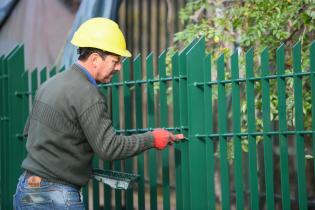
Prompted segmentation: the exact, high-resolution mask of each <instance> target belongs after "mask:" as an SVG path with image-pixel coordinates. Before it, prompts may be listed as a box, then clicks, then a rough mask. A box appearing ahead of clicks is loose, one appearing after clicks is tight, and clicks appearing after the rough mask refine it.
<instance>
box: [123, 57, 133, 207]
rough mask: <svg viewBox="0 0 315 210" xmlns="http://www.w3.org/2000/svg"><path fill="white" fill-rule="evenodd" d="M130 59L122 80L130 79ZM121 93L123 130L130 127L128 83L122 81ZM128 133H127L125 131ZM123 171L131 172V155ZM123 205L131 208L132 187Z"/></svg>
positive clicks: (124, 64) (126, 64)
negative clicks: (122, 97) (122, 96)
mask: <svg viewBox="0 0 315 210" xmlns="http://www.w3.org/2000/svg"><path fill="white" fill-rule="evenodd" d="M130 62H131V61H130V59H126V60H125V61H124V63H123V81H130V79H131V78H130V74H131V66H130ZM123 95H124V99H123V100H124V103H123V104H124V121H125V126H124V127H125V128H124V129H125V130H128V129H131V116H132V107H131V91H130V87H129V85H128V84H126V83H124V85H123ZM125 134H127V135H128V133H125ZM124 162H125V172H128V173H132V172H133V160H132V157H130V158H128V159H126V160H125V161H124ZM125 205H126V210H132V209H133V206H134V205H133V189H132V188H131V189H128V190H127V191H126V192H125Z"/></svg>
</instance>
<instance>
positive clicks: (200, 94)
mask: <svg viewBox="0 0 315 210" xmlns="http://www.w3.org/2000/svg"><path fill="white" fill-rule="evenodd" d="M204 58H205V40H204V38H202V39H200V40H198V41H197V43H196V44H195V45H194V46H193V47H192V48H191V49H190V50H189V51H188V52H187V54H186V62H187V79H188V119H189V120H188V127H189V131H188V132H189V148H188V151H189V162H188V164H189V177H190V190H191V191H190V198H189V199H190V204H191V208H190V209H205V208H207V199H208V198H207V197H206V194H207V192H206V191H207V189H206V185H205V183H206V169H205V168H206V148H205V139H202V138H198V134H202V133H203V132H204V124H203V123H200V122H204V113H203V109H198V108H197V107H198V105H199V104H204V90H203V86H197V85H196V83H198V82H199V83H200V82H201V83H203V82H204V78H203V76H204V66H203V64H204ZM196 71H198V72H196ZM196 163H198V164H196Z"/></svg>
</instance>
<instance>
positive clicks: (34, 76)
mask: <svg viewBox="0 0 315 210" xmlns="http://www.w3.org/2000/svg"><path fill="white" fill-rule="evenodd" d="M37 86H38V80H37V69H34V70H33V71H32V73H31V94H32V102H34V100H35V94H36V90H37Z"/></svg>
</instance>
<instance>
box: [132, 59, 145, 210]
mask: <svg viewBox="0 0 315 210" xmlns="http://www.w3.org/2000/svg"><path fill="white" fill-rule="evenodd" d="M141 63H142V62H141V57H140V55H138V56H137V57H136V58H135V60H134V79H135V80H136V81H140V80H142V68H141ZM135 97H136V98H135V103H136V128H143V120H142V117H143V116H142V112H143V110H142V89H141V84H139V83H138V84H136V86H135ZM137 163H138V174H139V175H140V179H139V182H138V208H139V210H144V209H145V185H144V154H140V155H138V157H137Z"/></svg>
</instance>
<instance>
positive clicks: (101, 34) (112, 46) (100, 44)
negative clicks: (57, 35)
mask: <svg viewBox="0 0 315 210" xmlns="http://www.w3.org/2000/svg"><path fill="white" fill-rule="evenodd" d="M71 43H72V44H73V45H75V46H77V47H92V48H97V49H100V50H103V51H107V52H111V53H114V54H117V55H120V56H123V57H130V56H131V53H130V52H129V51H128V50H127V49H126V41H125V37H124V35H123V33H122V32H121V30H120V29H119V26H118V25H117V23H115V22H114V21H112V20H110V19H107V18H101V17H98V18H92V19H89V20H88V21H86V22H84V23H83V24H82V25H81V26H80V27H79V29H78V30H77V31H76V32H75V34H74V35H73V38H72V40H71Z"/></svg>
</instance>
